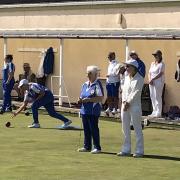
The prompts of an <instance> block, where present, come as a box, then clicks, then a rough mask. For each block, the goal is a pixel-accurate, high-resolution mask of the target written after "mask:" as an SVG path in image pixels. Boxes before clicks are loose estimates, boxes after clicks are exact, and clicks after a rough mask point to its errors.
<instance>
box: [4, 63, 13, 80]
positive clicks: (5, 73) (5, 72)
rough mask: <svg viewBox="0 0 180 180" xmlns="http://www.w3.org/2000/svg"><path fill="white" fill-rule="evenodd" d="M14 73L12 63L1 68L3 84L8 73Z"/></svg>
mask: <svg viewBox="0 0 180 180" xmlns="http://www.w3.org/2000/svg"><path fill="white" fill-rule="evenodd" d="M14 71H15V66H14V64H13V63H12V62H10V63H7V64H5V65H4V67H3V73H2V74H3V82H6V81H7V80H8V76H9V73H11V72H14Z"/></svg>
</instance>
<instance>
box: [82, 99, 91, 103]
mask: <svg viewBox="0 0 180 180" xmlns="http://www.w3.org/2000/svg"><path fill="white" fill-rule="evenodd" d="M87 102H90V98H83V99H82V103H87Z"/></svg>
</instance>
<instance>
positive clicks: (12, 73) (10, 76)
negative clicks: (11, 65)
mask: <svg viewBox="0 0 180 180" xmlns="http://www.w3.org/2000/svg"><path fill="white" fill-rule="evenodd" d="M13 76H14V71H12V72H10V73H9V75H8V80H7V83H9V82H10V81H11V79H12V78H13Z"/></svg>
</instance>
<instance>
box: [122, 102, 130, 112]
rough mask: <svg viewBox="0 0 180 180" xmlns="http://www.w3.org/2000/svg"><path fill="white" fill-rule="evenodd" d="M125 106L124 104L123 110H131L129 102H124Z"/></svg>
mask: <svg viewBox="0 0 180 180" xmlns="http://www.w3.org/2000/svg"><path fill="white" fill-rule="evenodd" d="M123 104H124V108H123V110H124V111H127V110H128V108H129V106H130V104H129V103H128V102H124V103H123Z"/></svg>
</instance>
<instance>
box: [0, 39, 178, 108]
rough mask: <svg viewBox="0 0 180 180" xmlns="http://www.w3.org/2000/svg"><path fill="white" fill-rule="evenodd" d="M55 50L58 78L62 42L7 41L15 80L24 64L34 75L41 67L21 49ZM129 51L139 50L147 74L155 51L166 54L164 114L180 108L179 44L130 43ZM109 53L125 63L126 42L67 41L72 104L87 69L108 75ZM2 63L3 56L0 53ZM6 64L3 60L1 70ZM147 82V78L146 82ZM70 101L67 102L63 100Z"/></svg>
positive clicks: (66, 69) (67, 79)
mask: <svg viewBox="0 0 180 180" xmlns="http://www.w3.org/2000/svg"><path fill="white" fill-rule="evenodd" d="M49 46H52V47H53V48H57V51H58V52H57V53H55V66H54V74H53V75H59V40H54V39H46V40H45V39H44V40H42V39H41V40H37V39H8V53H11V54H13V56H14V63H15V65H16V73H15V76H16V79H17V77H18V74H19V73H22V64H23V63H24V62H29V63H30V65H31V67H32V71H33V72H35V73H36V72H37V69H38V66H39V63H40V53H37V52H18V48H22V47H24V48H48V47H49ZM129 47H130V49H131V50H136V51H137V52H138V53H139V55H140V57H141V58H142V59H143V60H144V62H145V64H146V67H147V71H148V69H149V66H150V63H151V62H152V61H153V56H152V55H151V53H152V52H153V51H154V50H155V49H161V50H162V52H163V57H164V62H165V65H166V94H165V102H166V107H165V110H167V109H168V108H169V106H170V105H178V106H180V95H179V91H180V87H179V83H177V82H176V81H175V79H174V73H175V69H176V63H177V57H176V52H178V51H179V47H180V41H169V40H166V41H155V40H148V41H147V40H130V41H129ZM0 51H1V52H3V41H2V40H1V41H0ZM109 51H115V52H116V54H117V59H118V60H119V61H120V62H123V61H124V59H125V41H124V40H65V41H64V63H63V71H64V81H65V84H66V88H67V90H68V94H69V97H70V101H71V102H76V100H77V98H78V96H79V93H80V88H81V85H82V83H83V82H85V81H86V80H87V79H86V66H88V65H92V64H95V65H98V66H99V67H100V69H101V77H104V78H105V75H106V73H107V66H108V60H107V54H108V52H109ZM1 59H3V53H1ZM2 64H3V61H2V60H1V63H0V65H1V67H0V68H2ZM145 82H147V76H146V78H145ZM58 84H59V81H58V80H57V79H56V80H54V85H55V88H54V89H55V91H54V92H55V94H58ZM48 87H49V88H51V87H50V78H49V79H48ZM64 101H67V99H64Z"/></svg>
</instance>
